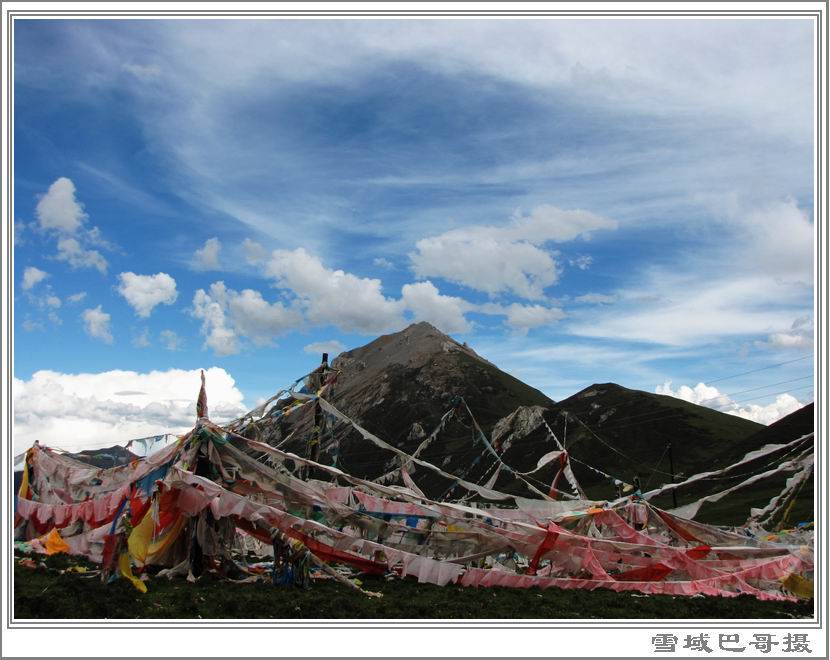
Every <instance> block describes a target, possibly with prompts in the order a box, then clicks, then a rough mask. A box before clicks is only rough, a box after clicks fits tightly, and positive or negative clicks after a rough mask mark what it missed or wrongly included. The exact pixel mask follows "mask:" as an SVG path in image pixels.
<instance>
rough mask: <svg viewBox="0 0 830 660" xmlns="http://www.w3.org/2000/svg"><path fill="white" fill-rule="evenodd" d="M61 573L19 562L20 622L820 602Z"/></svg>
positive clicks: (744, 612) (793, 612)
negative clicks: (144, 587)
mask: <svg viewBox="0 0 830 660" xmlns="http://www.w3.org/2000/svg"><path fill="white" fill-rule="evenodd" d="M47 563H48V564H49V566H51V567H52V569H51V570H46V569H38V570H29V569H25V568H22V567H20V566H18V565H17V564H16V563H15V572H14V616H15V618H34V619H44V618H50V619H51V618H54V619H69V618H72V619H80V618H82V619H141V618H153V619H197V618H201V619H305V618H322V619H344V618H348V619H524V618H533V619H551V620H557V619H593V618H601V619H623V618H625V619H640V618H642V619H672V618H677V619H696V618H701V619H702V618H707V619H708V618H718V619H747V618H748V619H787V620H789V619H792V618H798V617H810V616H812V613H813V605H812V602H810V603H775V602H764V601H760V600H756V599H754V598H751V597H749V596H740V597H738V598H704V597H699V598H698V597H695V598H686V597H672V596H648V597H643V596H642V594H634V593H616V592H614V591H607V590H598V591H593V592H591V591H580V590H561V589H546V590H544V591H540V590H537V589H530V590H523V589H506V588H493V589H483V588H482V589H475V588H464V587H457V586H453V585H447V586H446V587H438V586H435V585H431V584H418V582H417V581H415V580H414V579H407V580H398V579H395V580H391V581H386V580H384V579H382V578H368V577H367V578H366V579H365V580H364V587H365V588H366V589H369V590H371V591H379V592H381V593H383V598H381V599H372V598H368V597H366V596H364V595H362V594H359V593H357V592H355V591H352V590H351V589H348V588H346V587H343V586H342V585H340V584H337V583H334V582H332V581H323V580H315V581H314V583H313V586H312V589H310V590H308V591H302V590H298V589H285V588H279V587H272V586H270V585H268V584H262V583H260V584H233V583H228V582H220V581H217V580H213V579H210V577H209V576H208V577H206V578H203V579H202V580H200V581H199V582H198V583H196V584H190V583H188V582H186V581H184V580H173V581H170V580H167V579H166V578H162V579H157V580H156V579H151V580H150V582H149V583H148V592H147V593H146V594H141V593H139V592H137V591H136V590H135V589H134V588H133V587H132V586H131V585H130V584H128V583H127V581H126V580H118V581H117V582H115V583H114V584H110V585H105V584H102V583H101V581H100V580H98V579H97V577H91V578H84V577H81V576H79V575H78V574H70V573H64V574H61V573H59V572H58V569H59V568H63V567H66V566H67V565H70V564H74V563H76V562H75V561H74V560H69V558H67V557H66V556H65V555H56V556H54V557H51V558H49V559H48V560H47Z"/></svg>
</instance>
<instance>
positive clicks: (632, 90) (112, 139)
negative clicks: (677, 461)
mask: <svg viewBox="0 0 830 660" xmlns="http://www.w3.org/2000/svg"><path fill="white" fill-rule="evenodd" d="M14 36H15V69H14V72H15V87H14V91H15V99H14V100H15V113H14V138H15V143H14V148H15V164H14V165H15V167H14V176H15V179H14V193H15V207H14V214H15V216H14V219H15V235H16V241H15V277H16V284H15V365H14V372H15V377H16V378H17V379H18V384H19V385H20V386H21V387H19V388H18V391H19V392H21V393H22V394H20V396H19V397H16V408H17V410H18V411H19V415H18V417H17V422H18V426H19V428H20V427H22V428H23V429H24V430H25V432H26V433H27V434H42V435H43V436H44V437H46V438H48V439H49V440H51V441H53V442H55V441H56V439H57V438H58V436H59V435H60V433H59V432H58V431H57V430H56V429H58V428H59V427H60V424H59V422H60V421H61V420H64V421H65V417H60V415H58V414H57V413H55V414H54V415H53V417H54V421H55V424H54V429H53V431H49V432H46V431H43V429H41V428H39V427H38V422H37V420H38V419H42V418H43V415H44V414H45V412H44V411H47V410H54V409H55V408H56V407H58V408H61V409H63V410H64V411H65V415H70V416H71V415H76V416H78V417H79V419H80V416H81V415H82V414H85V415H87V417H88V418H89V417H94V418H95V419H96V420H97V421H98V422H99V423H100V424H99V426H96V427H94V430H95V431H96V432H99V433H101V434H103V435H104V436H105V437H118V438H121V437H123V436H124V434H129V433H139V432H141V431H142V430H143V429H145V427H146V424H145V425H143V426H142V424H140V423H139V420H140V419H142V416H144V417H143V418H146V419H148V420H150V421H151V422H153V423H156V424H157V425H160V426H164V427H169V428H173V427H177V425H180V424H183V423H184V422H183V420H181V419H180V417H181V415H182V414H183V413H182V410H183V408H182V407H181V406H183V405H184V403H183V402H184V401H186V400H187V399H188V398H189V397H192V395H193V394H194V392H191V391H188V390H189V388H190V387H191V385H190V383H191V382H193V379H194V378H195V375H194V374H195V371H194V370H196V369H198V368H207V367H216V368H217V370H215V371H214V372H213V373H215V374H217V375H216V379H215V380H216V381H218V382H220V383H221V384H220V385H218V386H217V387H216V391H217V395H216V396H217V400H218V401H220V403H221V405H224V406H225V412H227V414H228V415H232V413H234V412H235V411H239V410H242V409H244V408H246V407H249V406H252V405H253V404H254V403H255V402H256V401H257V400H259V399H261V398H263V397H267V396H269V395H270V394H272V393H274V392H275V391H276V390H277V389H279V387H280V386H282V385H284V384H286V383H288V382H290V381H291V380H292V379H293V378H294V377H296V376H299V375H301V374H303V373H305V372H306V371H308V370H309V369H310V368H311V367H312V366H314V365H315V364H316V362H317V361H318V360H319V357H318V356H317V355H316V353H317V352H318V350H319V349H320V348H321V347H322V345H326V344H327V345H329V346H331V347H332V349H333V350H332V351H331V352H332V353H337V352H338V350H337V348H338V347H344V348H350V347H354V346H358V345H362V344H364V343H366V342H367V341H369V340H370V339H372V338H373V337H374V336H376V335H377V334H379V333H382V332H389V331H393V330H397V329H400V328H402V327H405V325H407V324H408V323H409V322H412V321H416V320H427V321H430V322H432V323H434V324H435V325H437V326H439V327H440V328H442V329H443V330H445V331H448V332H450V333H451V334H453V335H454V336H455V337H457V338H458V339H460V340H463V341H467V342H468V343H469V344H470V345H471V346H472V347H473V348H475V349H476V350H477V351H478V352H479V353H481V354H482V355H484V356H485V357H487V358H488V359H490V360H492V361H493V362H495V363H496V364H498V365H499V366H500V367H502V368H503V369H505V370H507V371H510V372H511V373H513V374H515V375H516V376H518V377H520V378H522V379H523V380H525V381H527V382H528V383H530V384H532V385H534V386H536V387H538V388H540V389H542V390H543V391H545V392H546V393H547V394H548V395H550V396H551V397H553V398H554V399H561V398H565V397H567V396H569V395H570V394H573V393H575V392H576V391H578V390H580V389H582V388H583V387H585V386H587V385H590V384H592V383H594V382H607V381H614V382H617V383H620V384H622V385H625V386H628V387H633V388H638V389H644V390H648V391H652V392H653V391H655V390H656V389H657V388H660V391H662V392H665V393H674V394H676V395H680V396H683V397H684V398H687V399H689V400H695V401H701V400H704V401H705V402H706V403H707V405H717V406H719V407H720V409H723V410H725V411H732V412H740V414H743V415H744V416H748V417H751V418H754V419H758V420H759V421H764V422H769V421H771V420H773V419H775V418H776V417H777V416H778V415H780V414H782V413H786V412H789V411H790V410H792V409H793V407H797V404H799V403H800V404H803V403H806V402H808V401H811V400H812V389H811V384H812V380H811V376H812V366H811V365H812V360H811V359H810V358H807V359H801V358H803V357H804V356H807V355H810V354H811V353H812V333H813V320H812V313H813V312H812V310H813V303H812V300H813V268H812V261H813V251H812V250H813V247H812V243H813V238H812V234H813V220H812V218H813V208H812V199H813V166H812V158H813V146H812V145H813V86H812V85H813V84H812V79H813V59H812V26H811V24H810V23H809V22H808V21H795V20H788V21H753V20H741V21H732V20H725V19H724V20H714V21H689V20H679V21H670V20H660V21H657V20H655V21H642V20H625V21H613V20H597V21H589V20H544V21H542V20H496V21H474V20H462V21H410V20H406V21H361V20H351V21H334V20H325V21H284V20H268V21H264V20H244V21H243V20H240V21H213V20H209V21H181V20H180V21H131V20H122V21H76V20H75V21H56V20H38V21H25V20H17V21H16V22H15V35H14ZM782 362H786V363H787V364H783V365H781V366H779V367H775V368H771V369H762V370H760V371H756V370H758V369H761V368H762V367H767V366H769V365H774V364H779V363H782ZM171 370H177V371H175V372H174V371H171ZM220 370H221V371H220ZM153 371H155V372H162V373H168V376H169V378H168V379H167V380H168V383H176V384H181V388H182V389H183V390H184V391H182V392H181V393H180V397H181V401H179V402H178V403H171V402H170V401H171V399H170V397H173V396H174V395H173V394H170V392H167V391H166V390H165V391H162V390H163V389H164V388H162V390H154V389H153V388H154V387H158V382H159V381H158V379H155V380H154V379H151V378H150V376H149V374H150V373H151V372H153ZM746 371H753V373H752V374H747V375H745V376H741V377H738V378H729V379H728V380H721V379H724V378H726V377H729V376H733V375H735V374H739V373H742V372H746ZM44 372H49V373H48V374H45V373H44ZM38 373H39V374H40V375H39V376H36V375H37V374H38ZM117 373H121V374H122V375H121V376H117V375H115V374H117ZM174 373H175V374H178V375H179V376H181V379H182V380H176V378H178V377H179V376H176V378H174V377H173V376H172V375H171V374H174ZM81 375H85V376H84V377H83V378H80V376H81ZM96 375H97V376H96ZM796 379H800V380H796ZM710 381H719V382H718V383H717V384H716V386H715V388H716V389H714V390H712V389H711V388H710V387H707V385H706V384H708V383H709V382H710ZM782 381H787V382H786V383H784V384H782V385H778V384H777V383H781V382H782ZM81 382H83V383H85V385H83V386H82V385H80V384H79V383H81ZM669 382H670V384H668V383H669ZM103 383H107V386H106V387H103V386H102V384H103ZM154 383H155V384H154ZM701 383H702V384H703V385H699V384H701ZM683 386H687V388H686V389H682V387H683ZM695 386H698V387H697V389H694V388H695ZM119 387H120V389H119ZM136 388H137V389H136ZM750 389H751V390H752V393H751V394H749V393H747V394H744V395H741V396H736V397H734V398H733V399H726V398H717V399H715V398H714V397H722V396H723V395H727V394H731V393H734V392H743V391H745V390H750ZM139 391H140V392H141V395H138V394H131V395H130V394H123V392H139ZM104 392H111V394H110V395H105V394H104ZM119 392H121V394H119ZM131 397H132V398H131ZM136 397H138V398H136ZM750 397H751V398H750ZM781 397H783V399H782V398H781ZM787 397H789V398H787ZM794 401H795V402H794ZM177 406H178V407H177ZM72 411H80V412H72ZM151 413H152V414H151ZM61 414H63V413H61ZM188 414H189V413H188ZM128 417H129V418H130V419H133V421H134V422H135V423H134V424H132V425H129V424H127V425H124V424H122V423H120V422H118V420H123V419H125V418H128ZM108 420H115V421H112V422H111V423H110V422H109V421H108ZM79 424H80V422H79ZM79 428H80V427H79Z"/></svg>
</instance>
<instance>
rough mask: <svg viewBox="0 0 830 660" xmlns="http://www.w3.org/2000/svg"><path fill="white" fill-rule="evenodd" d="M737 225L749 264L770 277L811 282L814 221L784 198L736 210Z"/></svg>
mask: <svg viewBox="0 0 830 660" xmlns="http://www.w3.org/2000/svg"><path fill="white" fill-rule="evenodd" d="M736 226H737V228H738V229H739V231H741V236H742V237H745V238H746V243H747V245H746V250H745V252H743V255H744V257H745V259H748V260H749V263H748V264H747V266H748V267H750V268H752V267H755V268H757V267H759V265H761V264H763V270H764V271H765V272H766V273H767V274H768V275H769V276H771V277H779V278H783V279H785V280H787V281H795V282H802V283H805V284H812V282H813V224H812V222H810V218H809V217H808V216H807V214H806V213H805V212H804V211H802V210H801V209H800V208H798V205H797V204H796V202H795V200H793V199H787V200H784V201H779V202H775V203H771V204H767V205H765V206H762V207H760V208H756V209H753V210H752V211H749V212H746V213H739V215H738V217H737V219H736Z"/></svg>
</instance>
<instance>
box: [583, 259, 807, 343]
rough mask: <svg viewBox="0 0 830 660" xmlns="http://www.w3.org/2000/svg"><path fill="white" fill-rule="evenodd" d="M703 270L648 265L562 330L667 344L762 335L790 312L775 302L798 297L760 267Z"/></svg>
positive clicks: (788, 319) (786, 320)
mask: <svg viewBox="0 0 830 660" xmlns="http://www.w3.org/2000/svg"><path fill="white" fill-rule="evenodd" d="M706 273H707V271H705V270H702V271H701V270H697V271H696V270H694V269H689V268H686V267H681V266H678V267H677V270H676V271H675V272H669V271H667V270H663V269H661V270H650V271H648V276H647V278H646V279H645V281H644V282H642V283H641V285H640V286H638V287H637V288H635V289H630V290H620V291H618V303H617V304H616V305H615V306H614V308H613V309H608V308H606V307H604V306H600V307H594V308H591V309H586V310H585V311H584V312H583V313H581V314H580V316H579V317H574V323H573V324H572V325H570V326H569V327H568V330H569V331H570V332H572V333H573V334H576V335H581V336H587V337H607V338H611V339H616V340H632V341H647V342H653V343H659V344H666V345H672V346H688V345H692V344H697V343H703V342H711V341H723V340H724V339H726V338H729V337H742V336H749V337H752V336H759V335H763V336H765V335H766V334H768V333H769V332H770V331H772V330H773V329H775V328H781V327H782V326H783V327H786V326H787V325H789V323H790V322H791V319H792V311H788V310H786V309H782V308H781V303H782V302H786V301H796V300H799V299H800V298H801V297H802V296H803V291H801V289H800V287H801V285H795V284H788V283H786V282H783V281H781V280H777V279H772V278H769V277H767V275H766V274H765V273H764V272H763V271H758V272H756V273H750V274H741V273H725V272H721V273H717V274H715V275H714V276H712V277H707V274H706ZM765 301H774V302H776V303H778V304H777V305H770V304H764V302H765ZM791 304H792V303H791Z"/></svg>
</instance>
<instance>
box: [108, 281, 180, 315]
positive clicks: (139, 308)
mask: <svg viewBox="0 0 830 660" xmlns="http://www.w3.org/2000/svg"><path fill="white" fill-rule="evenodd" d="M118 279H119V280H120V282H121V283H120V284H119V285H118V293H120V294H121V295H122V296H123V297H124V298H125V299H126V300H127V302H128V303H129V304H130V306H131V307H132V308H133V309H134V310H135V312H136V314H138V316H140V317H141V318H145V319H146V318H147V317H149V316H150V314H151V313H152V311H153V308H154V307H156V305H172V304H173V303H174V302H176V298H178V296H179V292H178V291H176V280H174V279H173V278H172V277H170V275H168V274H167V273H156V274H155V275H136V274H135V273H132V272H127V273H121V274H120V275H119V276H118Z"/></svg>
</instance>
